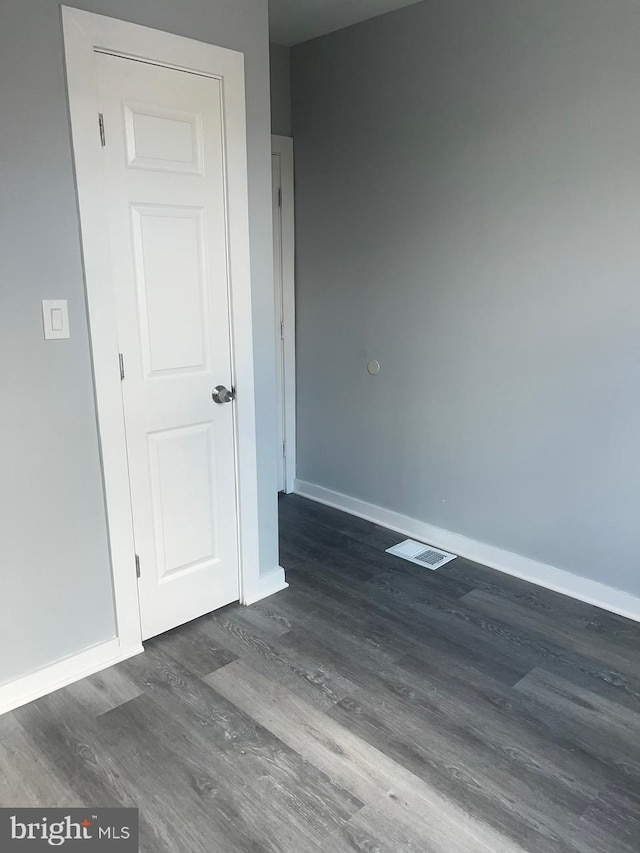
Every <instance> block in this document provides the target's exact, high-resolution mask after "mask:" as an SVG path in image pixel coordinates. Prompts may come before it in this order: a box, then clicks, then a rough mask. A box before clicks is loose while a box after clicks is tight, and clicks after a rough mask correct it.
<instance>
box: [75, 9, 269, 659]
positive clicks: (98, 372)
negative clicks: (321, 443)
mask: <svg viewBox="0 0 640 853" xmlns="http://www.w3.org/2000/svg"><path fill="white" fill-rule="evenodd" d="M62 23H63V33H64V45H65V62H66V71H67V88H68V97H69V112H70V119H71V130H72V142H73V155H74V163H75V173H76V184H77V194H78V207H79V213H80V223H81V230H82V248H83V261H84V274H85V286H86V296H87V308H88V315H89V326H90V337H91V351H92V359H93V374H94V386H95V394H96V404H97V415H98V432H99V437H100V450H101V457H102V468H103V477H104V492H105V502H106V510H107V526H108V535H109V542H110V549H111V564H112V573H113V585H114V598H115V610H116V620H117V634H118V636H117V639H118V642H119V645H120V651H121V653H122V654H123V655H125V654H127V652H134V651H137V650H139V648H140V645H141V629H140V615H139V602H138V588H137V578H136V571H135V548H134V541H133V523H132V512H131V501H130V495H129V475H128V467H127V449H126V439H125V428H124V411H123V404H122V394H121V388H120V382H121V380H120V373H119V369H118V352H119V348H118V339H117V326H116V312H115V297H114V290H113V283H112V281H111V274H110V259H109V240H108V229H107V219H106V215H105V213H104V210H103V204H102V200H103V198H104V180H105V175H104V170H103V165H102V158H101V146H100V137H99V126H98V112H99V110H98V103H99V101H98V93H97V80H96V69H95V61H94V57H95V54H96V53H111V54H115V55H118V56H123V57H127V58H130V59H137V60H140V61H145V62H151V63H154V64H159V65H164V66H167V67H170V68H176V69H180V70H183V71H189V72H192V73H197V74H201V75H205V76H210V77H215V78H218V79H220V80H221V82H222V86H223V89H224V101H225V135H226V174H227V187H228V193H227V200H226V201H227V216H228V221H229V233H230V234H232V235H233V238H232V240H231V241H230V244H229V247H228V252H229V267H230V279H231V282H232V284H231V290H230V294H229V299H230V305H231V309H230V313H231V337H232V373H233V383H234V386H235V387H236V388H237V390H238V396H237V400H236V403H235V404H234V406H235V417H234V437H235V468H236V480H237V494H238V501H237V504H238V507H237V508H238V530H237V536H238V554H239V567H240V570H239V573H240V577H239V582H240V601H241V602H242V603H250V602H251V601H255V600H257V599H258V598H261V597H262V594H261V590H262V588H263V587H264V583H262V584H261V583H260V568H259V567H260V563H259V549H258V498H257V484H258V472H257V460H256V445H255V434H256V433H255V431H256V416H255V396H254V371H253V332H252V316H251V276H250V264H249V217H248V188H247V157H246V120H245V94H244V93H245V86H244V57H243V55H242V54H241V53H238V52H236V51H232V50H228V49H226V48H220V47H216V46H213V45H210V44H206V43H203V42H198V41H195V40H193V39H188V38H183V37H181V36H176V35H173V34H171V33H166V32H162V31H159V30H153V29H150V28H148V27H142V26H139V25H136V24H130V23H128V22H125V21H120V20H116V19H113V18H108V17H105V16H102V15H96V14H93V13H90V12H85V11H81V10H78V9H71V8H68V7H64V6H63V7H62ZM270 583H271V589H270V591H275V588H274V586H277V584H275V585H274V582H273V580H271V581H270ZM285 586H286V584H285V582H284V573H282V578H281V588H284V587H285Z"/></svg>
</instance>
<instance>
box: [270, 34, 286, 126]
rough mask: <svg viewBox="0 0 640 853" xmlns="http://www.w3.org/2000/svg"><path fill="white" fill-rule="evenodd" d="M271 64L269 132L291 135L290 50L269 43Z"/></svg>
mask: <svg viewBox="0 0 640 853" xmlns="http://www.w3.org/2000/svg"><path fill="white" fill-rule="evenodd" d="M269 61H270V65H271V133H278V134H280V135H281V136H291V74H290V63H291V50H290V49H289V48H288V47H284V46H283V45H281V44H274V43H273V42H272V43H271V44H270V45H269Z"/></svg>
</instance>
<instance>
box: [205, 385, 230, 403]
mask: <svg viewBox="0 0 640 853" xmlns="http://www.w3.org/2000/svg"><path fill="white" fill-rule="evenodd" d="M211 397H212V399H213V402H214V403H230V402H231V401H232V400H235V398H236V392H235V389H233V388H232V389H231V391H229V389H228V388H225V387H224V385H216V387H215V388H214V389H213V394H212V395H211Z"/></svg>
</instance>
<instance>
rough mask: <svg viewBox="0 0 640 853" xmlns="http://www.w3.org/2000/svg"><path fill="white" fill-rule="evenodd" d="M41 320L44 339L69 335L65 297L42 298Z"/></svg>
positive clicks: (55, 338) (54, 338)
mask: <svg viewBox="0 0 640 853" xmlns="http://www.w3.org/2000/svg"><path fill="white" fill-rule="evenodd" d="M42 322H43V323H44V337H45V340H47V341H50V340H54V341H55V340H60V339H61V338H68V337H69V312H68V310H67V300H66V299H43V300H42Z"/></svg>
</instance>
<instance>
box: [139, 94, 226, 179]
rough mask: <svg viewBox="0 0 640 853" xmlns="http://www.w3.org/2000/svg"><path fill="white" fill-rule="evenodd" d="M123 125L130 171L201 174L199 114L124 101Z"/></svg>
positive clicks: (200, 121) (200, 122)
mask: <svg viewBox="0 0 640 853" xmlns="http://www.w3.org/2000/svg"><path fill="white" fill-rule="evenodd" d="M216 82H217V81H216ZM124 123H125V133H126V154H127V165H128V166H130V167H131V168H134V169H152V170H156V171H164V172H184V173H187V174H194V175H195V174H201V173H202V117H201V114H200V113H190V112H187V111H184V110H174V109H170V108H168V107H165V108H164V109H163V108H161V107H158V106H155V105H154V104H144V103H136V102H129V103H127V102H125V103H124Z"/></svg>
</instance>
